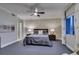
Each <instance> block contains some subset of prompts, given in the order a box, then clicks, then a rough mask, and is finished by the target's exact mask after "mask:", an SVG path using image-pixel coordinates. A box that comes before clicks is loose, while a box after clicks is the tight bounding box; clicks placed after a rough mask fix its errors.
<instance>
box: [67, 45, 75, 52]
mask: <svg viewBox="0 0 79 59" xmlns="http://www.w3.org/2000/svg"><path fill="white" fill-rule="evenodd" d="M66 46H67V47H68V48H69V49H70V50H71V51H73V52H74V51H75V50H74V49H73V48H72V47H70V46H69V45H68V44H66Z"/></svg>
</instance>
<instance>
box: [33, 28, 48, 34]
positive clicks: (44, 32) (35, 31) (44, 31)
mask: <svg viewBox="0 0 79 59" xmlns="http://www.w3.org/2000/svg"><path fill="white" fill-rule="evenodd" d="M39 31H40V32H42V34H48V29H34V34H39Z"/></svg>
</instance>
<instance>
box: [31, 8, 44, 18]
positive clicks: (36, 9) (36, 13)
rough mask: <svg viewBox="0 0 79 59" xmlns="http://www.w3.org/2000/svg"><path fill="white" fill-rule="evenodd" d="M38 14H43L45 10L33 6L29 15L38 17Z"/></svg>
mask: <svg viewBox="0 0 79 59" xmlns="http://www.w3.org/2000/svg"><path fill="white" fill-rule="evenodd" d="M40 14H45V12H42V11H39V10H38V8H35V9H34V11H33V14H31V16H33V15H35V16H38V17H40Z"/></svg>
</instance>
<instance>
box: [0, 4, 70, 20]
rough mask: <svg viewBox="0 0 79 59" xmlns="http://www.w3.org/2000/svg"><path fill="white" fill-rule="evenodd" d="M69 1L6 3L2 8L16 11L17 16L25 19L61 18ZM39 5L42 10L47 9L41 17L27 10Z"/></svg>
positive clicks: (1, 5)
mask: <svg viewBox="0 0 79 59" xmlns="http://www.w3.org/2000/svg"><path fill="white" fill-rule="evenodd" d="M70 5H71V4H68V3H39V4H34V3H16V4H15V3H10V4H8V3H6V4H0V8H2V9H4V10H5V11H6V12H9V13H14V14H16V16H17V17H18V18H20V19H23V20H28V19H42V18H60V17H61V16H62V13H63V12H64V10H65V9H66V8H67V7H68V6H70ZM32 7H33V8H34V7H37V8H38V9H39V10H40V11H45V12H46V13H45V14H44V15H41V17H36V16H30V15H31V14H32V12H27V11H28V10H30V8H32Z"/></svg>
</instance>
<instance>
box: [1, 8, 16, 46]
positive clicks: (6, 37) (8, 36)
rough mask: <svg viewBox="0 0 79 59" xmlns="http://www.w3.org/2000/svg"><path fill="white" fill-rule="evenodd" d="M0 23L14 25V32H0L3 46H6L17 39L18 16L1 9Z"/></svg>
mask: <svg viewBox="0 0 79 59" xmlns="http://www.w3.org/2000/svg"><path fill="white" fill-rule="evenodd" d="M0 25H14V26H15V30H14V31H13V32H6V33H4V32H3V33H0V38H1V47H5V46H7V45H9V44H12V43H14V42H16V41H17V17H14V16H12V15H11V14H9V13H8V12H6V11H4V10H2V9H0Z"/></svg>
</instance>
